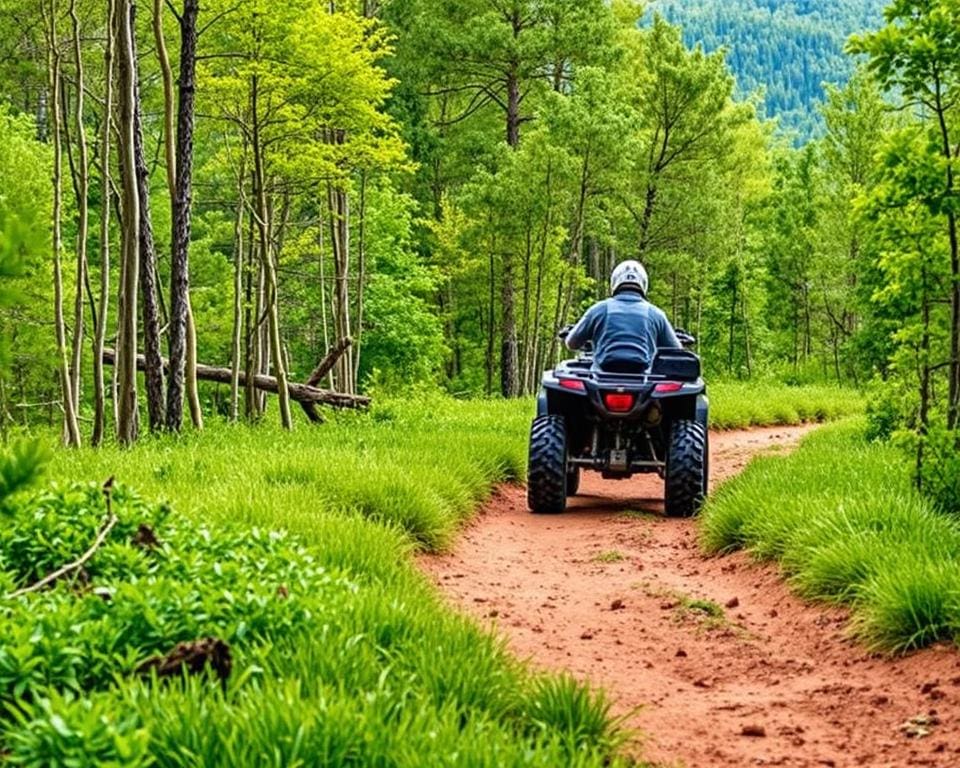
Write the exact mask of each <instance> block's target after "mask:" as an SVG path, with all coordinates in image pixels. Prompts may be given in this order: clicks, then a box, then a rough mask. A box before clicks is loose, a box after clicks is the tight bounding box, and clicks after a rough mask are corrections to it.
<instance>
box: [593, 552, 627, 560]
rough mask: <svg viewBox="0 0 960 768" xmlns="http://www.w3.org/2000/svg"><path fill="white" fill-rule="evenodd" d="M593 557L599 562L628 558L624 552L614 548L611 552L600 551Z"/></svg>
mask: <svg viewBox="0 0 960 768" xmlns="http://www.w3.org/2000/svg"><path fill="white" fill-rule="evenodd" d="M593 559H594V561H595V562H598V563H620V562H623V561H624V560H625V559H626V558H625V557H624V554H623V552H618V551H617V550H615V549H614V550H610V551H609V552H600V553H599V554H597V555H596V556H595V557H594V558H593Z"/></svg>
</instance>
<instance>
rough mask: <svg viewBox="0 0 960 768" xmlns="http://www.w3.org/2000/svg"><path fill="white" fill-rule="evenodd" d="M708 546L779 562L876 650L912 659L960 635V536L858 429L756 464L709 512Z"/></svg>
mask: <svg viewBox="0 0 960 768" xmlns="http://www.w3.org/2000/svg"><path fill="white" fill-rule="evenodd" d="M701 539H702V542H703V544H704V546H705V547H706V549H707V550H708V551H711V552H724V551H730V550H733V549H740V548H746V549H749V550H750V551H751V552H753V553H754V554H755V555H756V556H758V557H761V558H765V559H776V560H779V561H780V563H781V567H782V568H783V569H784V571H785V572H786V573H787V574H788V576H789V577H790V580H791V583H792V584H793V585H794V587H795V588H796V589H797V590H798V591H799V592H800V593H801V594H802V595H804V596H806V597H810V598H813V599H819V600H827V601H831V602H833V601H836V602H843V603H849V604H850V605H851V607H852V610H853V619H852V624H851V630H852V632H853V633H854V634H855V635H856V636H857V637H858V638H860V639H861V640H862V641H863V642H865V643H866V644H867V645H868V646H870V647H871V648H874V649H877V650H882V651H891V652H901V651H907V650H911V649H913V648H918V647H921V646H923V645H926V644H929V643H930V642H933V641H935V640H938V639H952V638H955V637H957V636H958V631H960V603H958V602H957V601H956V594H957V588H958V586H960V569H958V567H957V566H958V562H960V560H958V559H960V527H958V524H957V522H956V521H955V520H954V519H952V518H947V517H945V516H942V515H939V514H937V513H936V512H935V511H934V510H933V509H932V507H931V506H930V505H929V504H927V503H926V502H925V501H924V500H923V499H922V498H921V497H920V495H919V494H917V492H916V491H915V489H914V488H913V487H912V486H911V483H910V478H909V473H908V472H907V470H906V468H905V467H904V464H903V459H902V455H901V454H900V452H899V450H897V449H896V448H895V447H893V446H889V445H883V444H878V443H868V442H867V441H866V440H865V439H864V437H863V424H862V422H860V421H854V422H849V423H844V424H842V425H836V426H832V427H826V428H824V429H822V430H818V432H817V433H815V434H814V435H812V436H810V437H808V438H807V439H806V440H805V441H804V443H803V445H802V446H801V448H800V449H799V450H798V451H796V452H795V453H793V454H791V455H789V456H787V457H766V458H761V459H757V460H756V461H754V462H753V463H752V464H751V465H750V466H749V467H748V469H747V471H746V472H745V473H744V474H743V475H742V476H740V477H739V478H737V479H735V480H733V481H731V482H730V483H728V484H726V485H725V486H723V487H722V488H721V489H720V490H719V491H718V492H717V493H716V494H715V495H714V497H713V498H712V499H711V501H710V502H708V505H707V508H706V510H705V511H704V515H703V518H702V522H701Z"/></svg>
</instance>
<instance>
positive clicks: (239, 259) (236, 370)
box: [228, 146, 247, 422]
mask: <svg viewBox="0 0 960 768" xmlns="http://www.w3.org/2000/svg"><path fill="white" fill-rule="evenodd" d="M246 175H247V171H246V146H244V151H243V155H242V156H241V159H240V170H239V172H238V173H237V215H236V218H235V219H234V225H233V334H232V335H231V341H230V370H231V376H230V404H229V408H228V410H229V414H230V416H229V418H230V421H234V422H235V421H237V420H238V419H239V418H240V356H241V354H242V347H241V341H242V337H243V271H244V270H243V264H244V253H243V213H244V194H243V182H244V178H245V177H246Z"/></svg>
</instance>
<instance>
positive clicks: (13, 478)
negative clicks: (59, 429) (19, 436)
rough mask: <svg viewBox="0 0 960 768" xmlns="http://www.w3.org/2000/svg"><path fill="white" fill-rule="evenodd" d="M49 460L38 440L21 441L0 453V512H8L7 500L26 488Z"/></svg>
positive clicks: (48, 455)
mask: <svg viewBox="0 0 960 768" xmlns="http://www.w3.org/2000/svg"><path fill="white" fill-rule="evenodd" d="M49 459H50V452H49V451H48V450H47V448H46V447H45V446H44V445H43V443H41V442H40V441H39V440H23V441H20V442H17V443H14V445H13V446H12V447H11V448H10V449H9V450H5V451H2V452H0V511H2V512H7V511H8V507H7V504H8V500H9V499H10V497H11V496H13V495H14V494H15V493H17V492H18V491H22V490H24V489H26V488H28V487H29V486H30V485H31V484H32V483H33V482H34V480H36V478H37V477H38V476H39V474H40V472H41V471H42V470H43V467H44V465H45V464H46V463H47V461H49Z"/></svg>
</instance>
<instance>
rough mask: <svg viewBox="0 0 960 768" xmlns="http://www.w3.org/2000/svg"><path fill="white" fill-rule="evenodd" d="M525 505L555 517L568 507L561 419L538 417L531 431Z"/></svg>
mask: <svg viewBox="0 0 960 768" xmlns="http://www.w3.org/2000/svg"><path fill="white" fill-rule="evenodd" d="M527 505H528V506H529V507H530V510H531V511H532V512H536V513H537V514H541V515H556V514H559V513H561V512H563V510H564V509H566V506H567V425H566V423H565V422H564V420H563V417H562V416H538V417H537V418H536V419H534V420H533V425H532V426H531V427H530V461H529V464H528V465H527Z"/></svg>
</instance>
